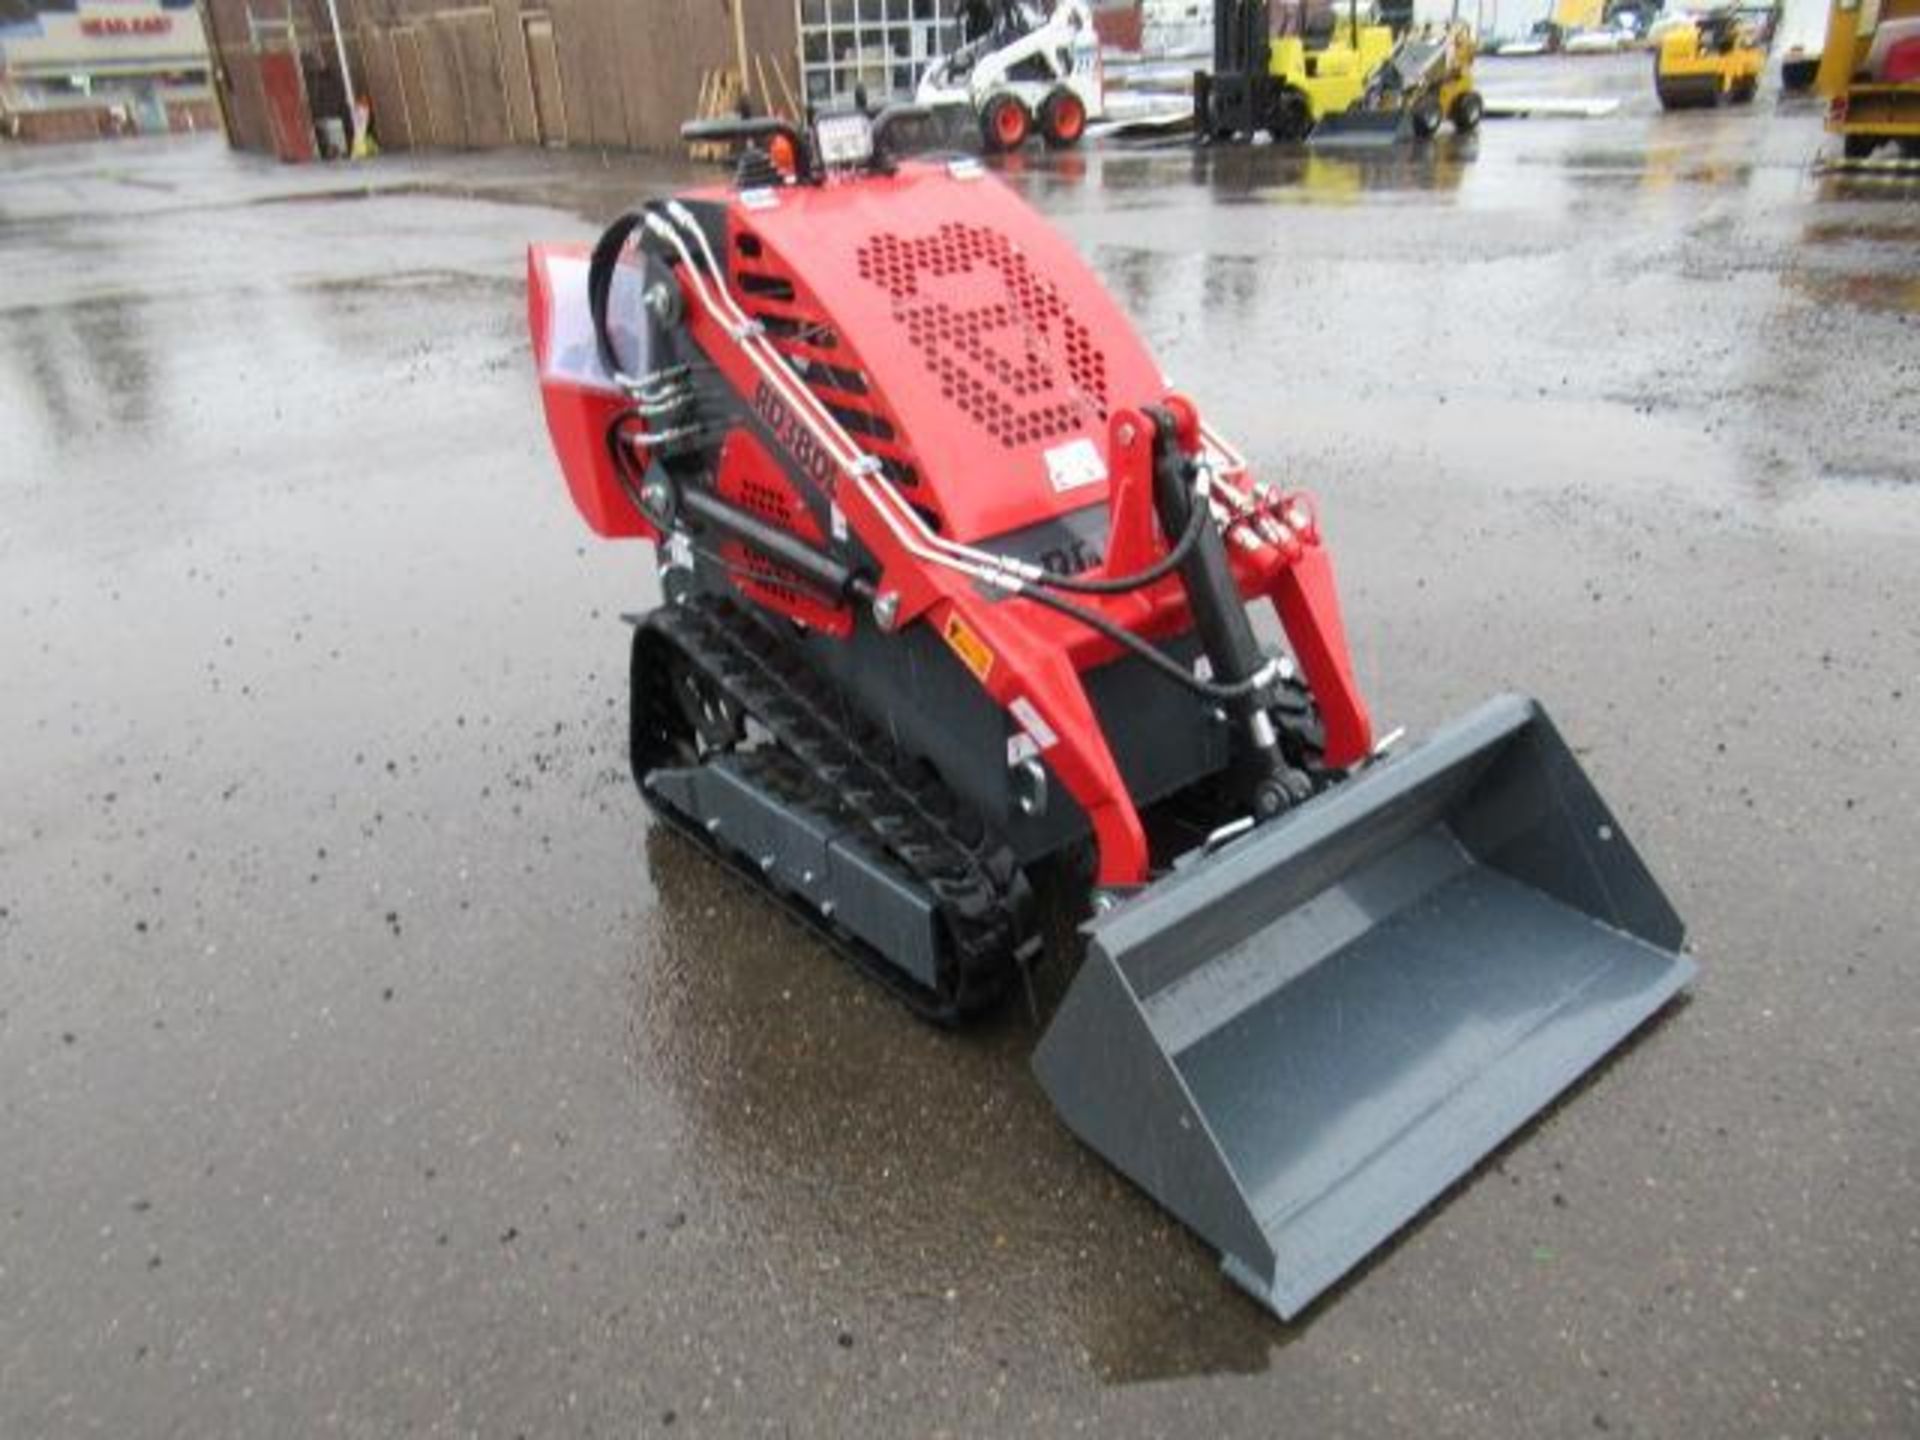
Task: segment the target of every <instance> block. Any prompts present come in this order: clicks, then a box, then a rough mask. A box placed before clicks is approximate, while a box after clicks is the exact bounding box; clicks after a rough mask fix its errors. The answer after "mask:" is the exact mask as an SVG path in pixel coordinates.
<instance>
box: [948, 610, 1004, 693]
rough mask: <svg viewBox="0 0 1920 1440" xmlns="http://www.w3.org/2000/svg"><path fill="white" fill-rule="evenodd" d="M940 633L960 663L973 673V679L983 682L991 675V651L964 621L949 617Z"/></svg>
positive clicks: (952, 616)
mask: <svg viewBox="0 0 1920 1440" xmlns="http://www.w3.org/2000/svg"><path fill="white" fill-rule="evenodd" d="M941 633H942V634H943V635H944V636H946V640H947V644H948V645H950V646H951V647H952V648H953V653H954V654H956V655H958V656H959V657H960V663H961V664H962V665H965V666H966V667H967V669H969V670H971V671H972V672H973V678H974V679H976V680H980V681H984V680H985V679H986V678H987V676H989V675H991V674H992V673H993V651H992V650H990V649H989V648H988V647H987V642H986V641H984V640H982V639H981V638H980V637H979V636H978V635H976V634H974V633H973V627H972V626H970V625H968V624H967V622H966V621H964V620H962V619H961V618H960V617H959V616H958V615H949V616H948V617H947V624H946V628H945V629H944V630H943V631H941Z"/></svg>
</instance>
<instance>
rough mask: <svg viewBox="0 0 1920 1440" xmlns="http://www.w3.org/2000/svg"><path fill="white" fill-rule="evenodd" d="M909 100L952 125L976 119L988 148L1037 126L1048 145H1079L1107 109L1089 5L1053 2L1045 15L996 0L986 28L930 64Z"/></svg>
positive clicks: (1010, 145)
mask: <svg viewBox="0 0 1920 1440" xmlns="http://www.w3.org/2000/svg"><path fill="white" fill-rule="evenodd" d="M914 98H915V99H916V100H917V101H918V102H919V103H920V104H922V105H925V106H927V107H928V108H929V109H931V110H932V111H933V112H934V113H935V115H936V116H940V117H941V118H942V120H943V124H944V125H945V127H946V128H948V129H949V130H951V129H953V128H956V126H955V121H956V120H957V121H958V123H959V125H963V126H964V125H972V124H976V123H977V124H978V125H979V127H980V138H981V143H982V144H983V145H984V146H985V147H986V149H987V150H988V151H989V152H997V151H1004V150H1018V149H1019V148H1020V147H1021V146H1022V145H1024V144H1025V143H1026V142H1027V140H1028V138H1029V137H1030V136H1032V135H1033V134H1035V133H1036V132H1038V134H1039V135H1040V138H1041V139H1042V140H1044V141H1045V142H1046V143H1047V145H1048V146H1049V147H1051V148H1053V149H1065V148H1067V147H1068V146H1072V145H1077V144H1079V143H1080V140H1081V138H1082V137H1083V136H1084V135H1085V134H1086V133H1087V123H1088V122H1089V121H1090V120H1092V119H1094V118H1096V117H1098V116H1099V115H1100V114H1101V112H1102V111H1103V110H1105V108H1106V85H1105V81H1104V77H1103V74H1102V71H1101V66H1100V39H1099V36H1097V35H1096V34H1095V33H1094V29H1093V11H1092V9H1091V8H1090V7H1089V6H1088V5H1087V3H1086V0H1058V3H1057V4H1056V5H1055V6H1054V8H1053V11H1052V13H1050V14H1049V13H1046V12H1045V11H1043V10H1041V9H1040V8H1039V7H1037V6H1035V5H1032V4H1029V3H1026V0H998V3H997V5H996V7H995V13H994V19H993V22H992V25H991V27H990V28H988V29H987V30H986V31H985V33H983V34H977V35H976V36H975V37H974V38H972V39H970V40H968V41H967V42H966V43H965V44H963V45H962V46H961V47H960V48H959V49H957V50H955V51H954V52H953V53H952V54H951V55H947V56H944V57H942V58H941V59H939V60H936V61H935V62H934V63H933V64H932V65H931V66H929V67H928V69H927V72H926V74H925V75H923V76H922V77H921V79H920V88H919V91H918V92H917V94H916V95H915V97H914Z"/></svg>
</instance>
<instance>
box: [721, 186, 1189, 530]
mask: <svg viewBox="0 0 1920 1440" xmlns="http://www.w3.org/2000/svg"><path fill="white" fill-rule="evenodd" d="M734 213H735V218H736V225H737V229H736V234H735V237H734V243H735V247H736V252H738V249H739V246H740V243H741V240H742V238H743V233H742V232H750V233H749V234H746V235H745V239H746V242H747V245H748V246H749V248H757V253H755V254H754V255H753V256H752V257H751V258H750V259H749V260H748V261H747V262H746V266H747V268H751V269H759V270H766V271H777V272H778V274H779V275H780V276H781V277H782V278H783V281H784V282H785V284H784V285H782V286H778V287H771V286H770V287H768V288H766V289H763V290H762V291H760V292H759V293H757V294H756V293H755V292H754V291H751V290H748V291H746V292H745V293H743V294H741V299H742V301H743V302H744V303H745V304H746V307H747V309H748V310H749V311H756V310H764V311H766V312H767V313H768V314H769V316H771V317H772V318H773V319H774V321H775V322H776V324H779V323H781V322H786V323H787V324H788V325H789V326H790V324H791V320H792V318H793V317H795V316H806V317H809V318H811V319H812V320H814V321H815V322H816V324H817V323H819V322H824V324H825V325H826V326H827V327H828V329H829V330H830V332H831V336H832V338H833V339H834V341H835V342H836V344H835V347H834V348H835V349H837V350H838V352H839V355H840V357H847V356H850V355H851V352H852V350H853V347H855V346H857V347H858V356H857V369H858V373H859V375H860V376H861V378H862V381H863V386H864V393H863V394H862V396H861V398H860V402H859V403H860V404H861V406H862V407H863V408H864V409H866V410H868V411H870V412H872V413H873V414H875V415H878V416H881V417H883V418H884V421H885V423H884V432H883V433H882V434H881V435H879V436H877V437H874V438H873V439H872V441H871V444H872V448H874V449H875V450H876V451H877V452H880V453H882V454H883V455H884V456H885V458H887V459H888V460H889V461H891V462H892V464H893V466H907V467H910V468H911V469H912V470H913V472H914V479H915V482H916V484H915V488H916V489H917V490H918V491H919V492H920V493H915V494H913V495H912V496H911V498H912V499H913V500H914V502H915V503H916V504H920V505H922V506H923V507H924V508H925V509H926V510H928V511H929V512H930V513H932V514H934V515H936V516H937V517H938V519H939V521H940V524H941V527H942V530H943V532H944V533H945V534H946V535H948V536H949V537H951V538H953V539H956V540H962V541H973V540H982V539H986V538H988V537H990V536H994V535H999V534H1003V533H1005V532H1006V531H1009V530H1014V529H1018V528H1020V527H1022V526H1026V525H1031V524H1035V523H1037V522H1039V521H1043V520H1046V519H1049V518H1051V517H1053V516H1056V515H1060V514H1063V513H1065V512H1067V511H1070V510H1077V509H1080V508H1081V507H1083V506H1086V505H1090V504H1095V503H1100V502H1104V501H1105V500H1106V498H1107V478H1106V476H1107V456H1106V446H1107V433H1106V432H1107V426H1106V422H1107V416H1108V415H1109V413H1110V412H1111V411H1112V410H1113V409H1115V408H1117V407H1119V406H1122V405H1142V404H1148V403H1151V402H1152V401H1154V400H1157V399H1158V398H1159V397H1160V396H1161V394H1162V393H1163V392H1164V390H1165V388H1166V387H1165V384H1164V382H1163V380H1162V378H1161V375H1160V372H1159V369H1158V367H1157V366H1156V365H1155V364H1154V363H1153V359H1152V357H1151V356H1150V355H1149V354H1148V353H1147V350H1146V347H1145V346H1143V345H1142V344H1141V343H1140V341H1139V339H1138V338H1137V337H1136V336H1135V335H1134V332H1133V327H1132V326H1131V325H1130V324H1129V323H1128V321H1127V319H1126V317H1125V316H1124V315H1123V314H1122V313H1121V312H1120V309H1119V307H1118V306H1116V305H1115V304H1114V302H1113V300H1112V299H1111V298H1110V297H1109V296H1108V295H1107V293H1106V291H1105V290H1104V289H1103V288H1102V287H1101V285H1100V282H1099V281H1098V279H1096V278H1095V277H1094V275H1093V273H1092V272H1091V271H1090V270H1088V269H1087V267H1086V265H1085V264H1084V263H1083V262H1082V261H1081V259H1080V257H1079V255H1078V254H1077V253H1075V251H1074V249H1073V247H1072V245H1071V244H1069V243H1068V242H1067V241H1066V240H1065V239H1063V238H1062V237H1061V236H1060V235H1058V234H1057V233H1056V232H1055V231H1054V230H1053V229H1052V228H1051V227H1049V226H1048V225H1047V224H1046V223H1045V222H1044V221H1042V220H1041V219H1040V218H1039V217H1038V216H1037V215H1036V214H1035V213H1034V212H1033V211H1032V210H1031V209H1029V208H1028V207H1027V205H1026V204H1025V203H1023V202H1022V201H1021V200H1020V199H1019V198H1018V197H1016V196H1015V195H1014V194H1013V193H1012V192H1011V191H1009V190H1007V189H1006V188H1005V187H1004V186H1003V185H1001V184H1000V182H999V181H997V180H995V179H992V178H991V177H988V176H985V175H976V176H975V177H974V178H958V177H956V176H955V175H954V174H953V173H952V172H951V171H950V170H949V169H948V168H947V167H945V166H933V165H903V166H901V167H900V170H899V172H898V173H897V174H895V175H893V176H891V177H886V178H873V179H867V180H863V181H862V182H861V183H859V184H857V185H855V184H848V185H826V186H819V187H814V186H796V187H794V188H792V189H787V190H782V191H780V192H778V198H777V200H776V201H775V202H774V203H772V204H770V205H767V206H765V207H764V208H760V207H756V208H753V209H746V208H745V207H736V209H735V212H734ZM733 263H734V265H735V266H736V268H737V267H740V266H741V264H742V262H741V259H740V256H739V254H738V253H736V255H735V257H734V262H733ZM786 286H790V287H791V294H790V295H789V294H788V293H787V289H786ZM770 333H772V334H774V335H775V336H776V337H778V336H779V334H780V331H778V330H774V331H771V332H770ZM803 333H804V332H803ZM833 363H834V364H836V365H840V366H842V367H845V368H847V369H849V370H852V369H854V368H855V367H854V366H853V365H849V364H848V360H847V359H846V358H836V359H835V360H834V361H833ZM869 433H870V432H869ZM889 440H891V441H892V443H891V444H889V443H888V442H889ZM909 445H910V446H911V450H910V451H909V450H908V449H907V447H908V446H909ZM889 452H890V453H889ZM890 468H891V467H890Z"/></svg>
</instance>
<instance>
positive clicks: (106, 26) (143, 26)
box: [80, 15, 173, 35]
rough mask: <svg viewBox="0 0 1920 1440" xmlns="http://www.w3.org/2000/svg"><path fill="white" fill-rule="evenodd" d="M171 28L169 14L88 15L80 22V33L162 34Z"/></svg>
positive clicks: (171, 21) (171, 18) (171, 23)
mask: <svg viewBox="0 0 1920 1440" xmlns="http://www.w3.org/2000/svg"><path fill="white" fill-rule="evenodd" d="M172 28H173V17H172V16H171V15H90V16H88V17H87V18H86V19H85V20H82V21H81V22H80V33H81V34H82V35H163V34H165V33H166V32H167V31H169V30H171V29H172Z"/></svg>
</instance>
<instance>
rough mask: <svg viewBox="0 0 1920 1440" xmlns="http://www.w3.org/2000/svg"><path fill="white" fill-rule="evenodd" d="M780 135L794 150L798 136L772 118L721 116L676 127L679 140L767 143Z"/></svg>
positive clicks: (798, 134) (775, 118) (788, 127)
mask: <svg viewBox="0 0 1920 1440" xmlns="http://www.w3.org/2000/svg"><path fill="white" fill-rule="evenodd" d="M775 135H784V136H786V137H787V139H789V140H790V141H792V142H793V144H794V146H795V147H796V148H798V146H799V144H800V132H799V131H798V130H796V129H794V128H793V126H791V125H789V124H788V123H787V122H786V121H785V120H782V119H779V118H778V117H777V116H773V115H745V116H740V115H724V116H721V117H720V118H719V119H717V120H688V121H686V122H684V123H683V124H682V125H681V126H680V138H681V139H682V140H767V139H771V138H772V137H773V136H775Z"/></svg>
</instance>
